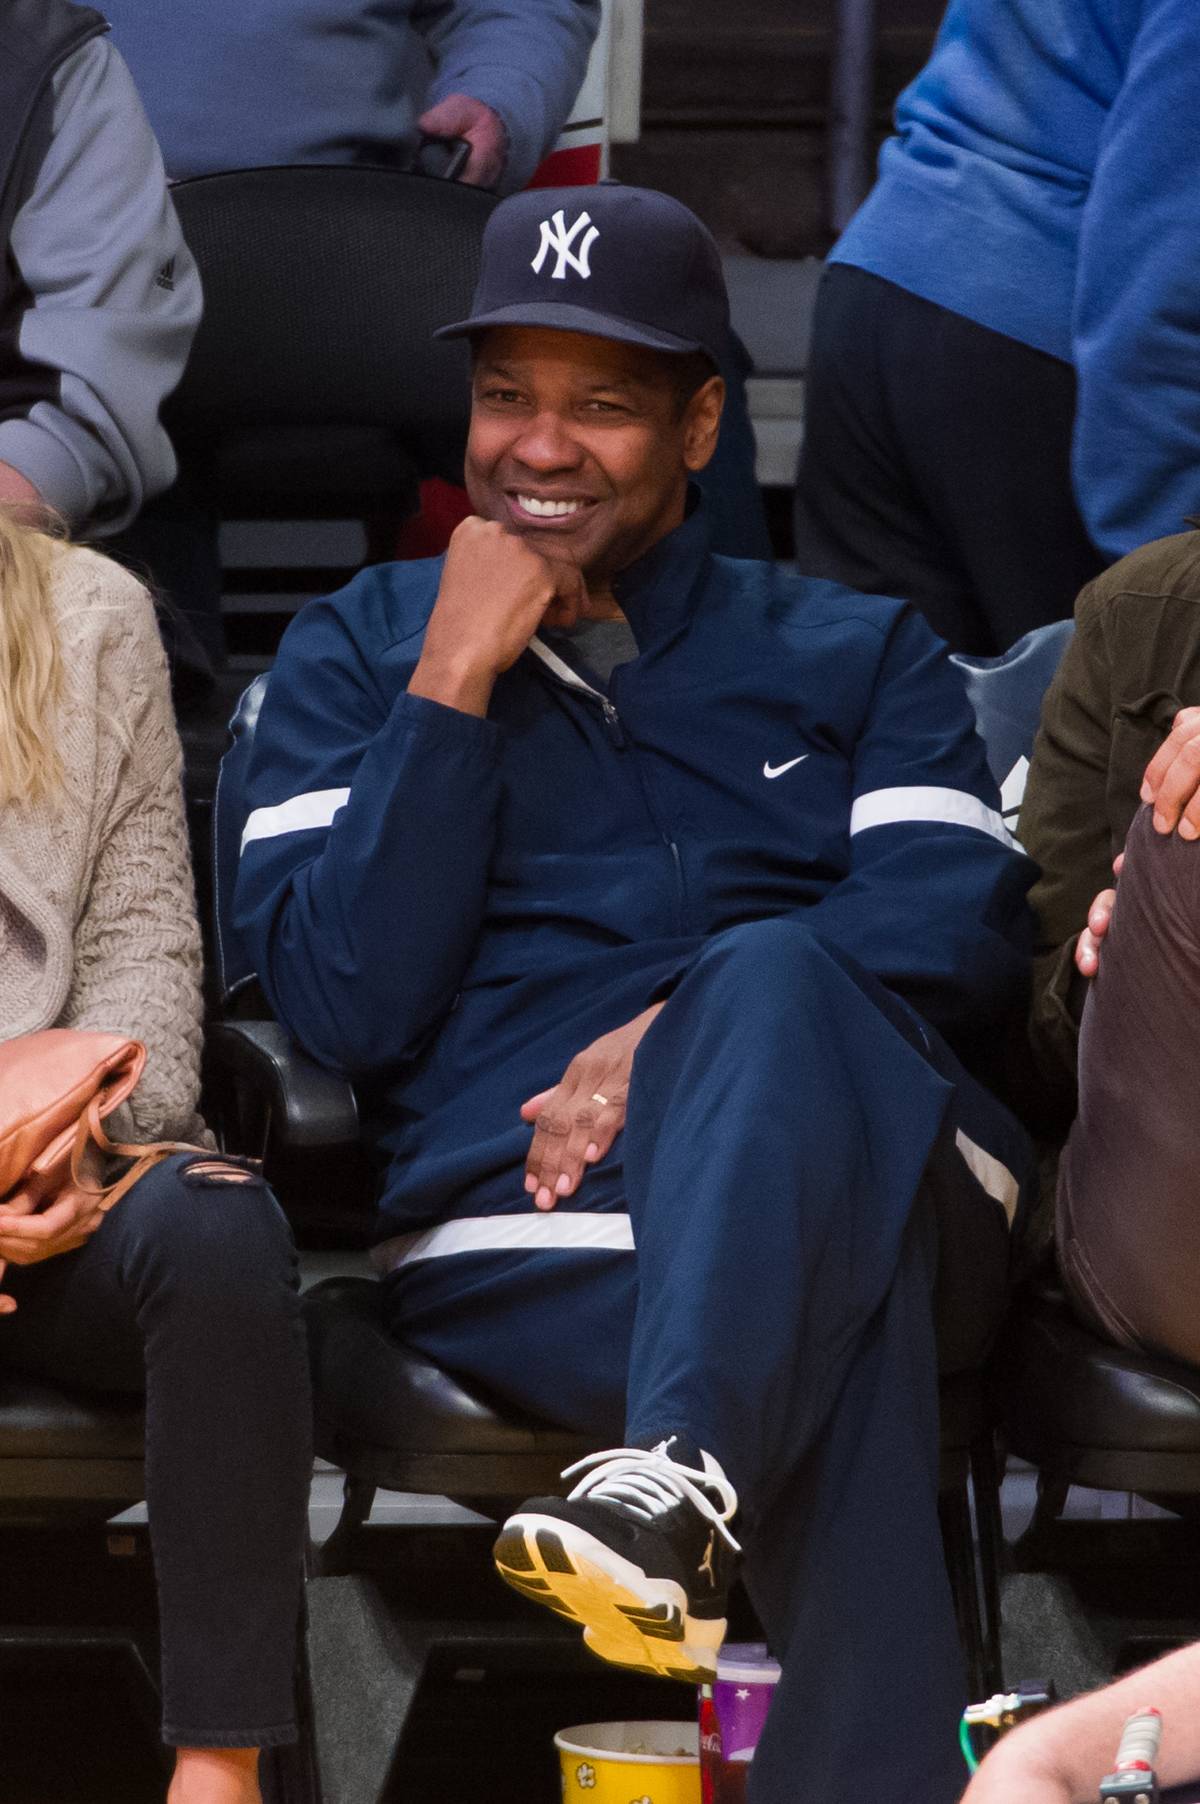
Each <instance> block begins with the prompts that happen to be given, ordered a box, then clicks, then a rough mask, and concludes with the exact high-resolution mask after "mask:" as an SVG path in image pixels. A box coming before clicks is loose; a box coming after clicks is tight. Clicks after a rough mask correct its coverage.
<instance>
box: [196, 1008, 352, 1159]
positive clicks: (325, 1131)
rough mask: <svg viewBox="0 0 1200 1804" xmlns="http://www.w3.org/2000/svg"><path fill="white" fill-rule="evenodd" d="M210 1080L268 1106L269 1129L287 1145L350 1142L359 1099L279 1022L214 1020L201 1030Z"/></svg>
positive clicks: (346, 1084)
mask: <svg viewBox="0 0 1200 1804" xmlns="http://www.w3.org/2000/svg"><path fill="white" fill-rule="evenodd" d="M205 1059H206V1062H207V1065H208V1067H209V1071H210V1073H211V1077H212V1080H213V1081H214V1083H215V1085H216V1086H218V1087H220V1088H225V1089H230V1090H233V1091H234V1092H240V1093H241V1094H242V1095H245V1094H246V1093H247V1092H248V1093H249V1095H250V1097H251V1098H252V1099H253V1101H254V1102H255V1103H257V1104H258V1106H259V1108H265V1109H266V1110H268V1111H269V1115H270V1123H271V1134H272V1137H273V1138H274V1139H275V1140H276V1141H277V1142H278V1144H279V1145H280V1146H281V1147H284V1148H286V1149H289V1150H296V1149H299V1148H315V1147H337V1146H352V1145H354V1144H356V1143H357V1141H358V1135H359V1120H358V1104H357V1102H356V1100H355V1096H354V1090H353V1087H352V1085H351V1084H350V1082H349V1080H348V1079H347V1078H344V1077H338V1076H337V1075H336V1073H334V1072H332V1071H327V1070H326V1069H325V1067H324V1066H323V1065H318V1064H317V1063H316V1062H315V1061H314V1060H313V1059H310V1058H309V1057H308V1055H307V1053H305V1052H302V1051H301V1049H300V1048H299V1047H298V1046H297V1045H296V1042H295V1041H294V1040H293V1039H292V1038H291V1037H290V1035H289V1034H288V1032H287V1030H286V1029H285V1028H283V1027H281V1026H280V1024H279V1022H278V1021H218V1022H215V1023H213V1024H212V1025H211V1026H210V1027H209V1028H208V1030H207V1033H206V1035H205Z"/></svg>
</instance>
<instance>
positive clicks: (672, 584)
mask: <svg viewBox="0 0 1200 1804" xmlns="http://www.w3.org/2000/svg"><path fill="white" fill-rule="evenodd" d="M711 538H712V535H711V532H710V529H709V524H708V517H707V514H706V512H705V508H704V504H703V501H702V500H701V497H700V492H699V490H698V489H696V488H695V487H693V486H691V485H689V488H688V512H687V517H686V518H685V520H684V522H683V524H682V525H681V526H677V527H676V528H675V530H674V532H669V533H667V535H666V537H665V538H662V539H659V540H657V541H656V543H655V544H653V545H652V546H651V547H650V549H649V551H646V552H643V553H642V556H641V557H640V558H638V560H637V562H636V563H633V564H630V566H629V568H628V569H627V570H622V571H621V572H620V574H619V575H618V576H615V577H614V578H613V584H612V591H613V597H614V599H615V600H616V603H617V605H618V607H619V608H620V609H621V612H622V613H623V614H624V615H625V617H626V619H627V620H628V621H629V624H630V626H631V627H632V628H633V635H634V638H635V639H636V640H637V642H638V650H639V651H646V650H648V649H649V648H650V647H651V646H652V645H657V644H661V643H662V641H663V640H665V639H667V638H668V637H670V635H671V634H673V633H675V632H677V631H678V630H679V629H680V628H681V627H683V626H686V624H687V622H688V620H689V619H690V618H691V615H692V610H693V607H694V605H695V596H696V590H697V588H698V587H699V584H700V581H701V578H702V577H703V575H704V572H705V570H706V568H707V565H708V560H709V556H710V551H711Z"/></svg>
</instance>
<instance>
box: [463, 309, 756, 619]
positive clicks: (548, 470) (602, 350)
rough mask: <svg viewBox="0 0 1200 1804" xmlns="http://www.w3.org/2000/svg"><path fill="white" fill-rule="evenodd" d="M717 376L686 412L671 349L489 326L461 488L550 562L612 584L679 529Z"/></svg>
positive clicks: (714, 405)
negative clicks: (464, 482)
mask: <svg viewBox="0 0 1200 1804" xmlns="http://www.w3.org/2000/svg"><path fill="white" fill-rule="evenodd" d="M723 392H724V391H723V388H722V384H721V382H720V380H719V378H716V377H714V378H713V380H712V381H711V382H708V383H706V384H705V385H704V387H703V388H702V389H701V390H700V391H699V392H698V393H697V394H696V395H694V396H693V397H692V399H691V400H690V401H689V402H688V403H687V405H686V407H681V406H680V404H679V401H678V389H677V385H676V383H675V382H674V381H673V379H672V371H671V367H670V355H669V353H662V352H656V351H649V350H646V349H644V348H643V347H642V346H640V345H627V344H620V343H618V342H617V341H616V340H615V339H611V338H591V337H588V336H587V335H585V334H583V333H579V332H560V331H558V330H552V329H549V328H547V327H542V326H495V327H492V328H490V329H489V330H488V331H487V332H486V333H484V335H483V337H482V339H481V341H480V344H479V347H478V351H477V355H476V361H475V375H474V383H473V388H472V407H471V432H470V437H469V439H468V442H467V464H466V474H467V491H468V493H469V494H470V497H471V505H472V506H473V507H474V509H475V512H476V513H477V514H481V515H482V516H483V517H484V518H485V519H488V520H498V521H500V522H501V524H502V525H504V526H506V527H508V529H509V531H510V532H515V533H519V534H520V535H521V537H522V538H527V539H528V540H529V542H530V543H531V544H532V545H535V546H536V547H537V549H538V550H539V551H542V552H544V553H545V554H546V556H547V557H553V558H557V559H562V560H566V561H568V562H570V563H573V564H576V565H578V567H579V568H580V569H581V570H582V571H583V573H584V575H585V576H586V577H587V578H588V581H589V584H592V585H594V584H597V583H604V582H607V581H608V580H609V579H610V578H611V577H613V576H614V575H615V574H616V573H617V572H618V571H619V570H623V569H625V568H626V567H627V566H628V565H629V564H631V563H633V561H634V559H635V558H638V557H640V556H641V554H642V553H643V552H644V551H648V550H649V548H650V546H651V545H653V544H654V543H655V541H656V540H658V539H661V538H662V537H663V536H664V535H665V534H666V533H668V532H670V531H672V529H673V528H674V527H676V526H678V525H679V523H680V522H681V521H682V519H683V515H684V502H685V497H686V493H687V479H688V473H689V471H692V470H699V469H702V468H703V467H704V465H705V464H706V463H707V462H708V460H709V458H710V457H711V455H712V451H713V447H714V446H715V443H716V432H717V425H718V423H719V420H720V411H721V397H722V395H723Z"/></svg>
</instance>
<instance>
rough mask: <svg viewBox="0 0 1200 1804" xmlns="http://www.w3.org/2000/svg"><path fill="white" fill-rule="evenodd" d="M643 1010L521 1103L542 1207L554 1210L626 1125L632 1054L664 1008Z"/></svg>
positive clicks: (533, 1190) (531, 1179)
mask: <svg viewBox="0 0 1200 1804" xmlns="http://www.w3.org/2000/svg"><path fill="white" fill-rule="evenodd" d="M662 1006H663V1005H662V1003H661V1002H656V1003H654V1004H653V1005H652V1007H650V1008H648V1009H644V1010H643V1011H642V1013H641V1014H640V1015H635V1016H634V1018H633V1020H632V1021H627V1022H626V1023H625V1026H624V1027H618V1028H615V1029H614V1030H613V1032H612V1033H610V1034H601V1036H600V1038H599V1039H598V1040H593V1041H592V1044H591V1045H590V1046H588V1047H585V1049H584V1050H583V1052H579V1053H576V1055H575V1057H574V1058H573V1059H572V1060H571V1063H570V1064H569V1065H568V1066H567V1069H566V1071H565V1072H564V1073H563V1077H562V1082H561V1083H558V1084H555V1086H554V1088H553V1089H552V1090H541V1091H539V1092H538V1094H537V1095H536V1096H531V1097H530V1098H529V1100H528V1101H527V1102H523V1103H522V1104H521V1119H522V1121H528V1122H531V1123H532V1124H533V1139H532V1141H531V1142H530V1147H529V1156H528V1158H527V1159H526V1161H525V1189H526V1190H527V1191H528V1193H529V1195H530V1196H532V1198H533V1200H534V1203H535V1204H536V1206H537V1207H538V1208H539V1209H553V1207H554V1205H555V1203H556V1202H558V1200H559V1198H560V1197H564V1196H570V1195H571V1194H572V1193H573V1192H574V1191H576V1190H577V1189H578V1188H579V1183H580V1180H581V1178H582V1177H583V1174H584V1172H585V1171H586V1170H587V1167H588V1166H589V1165H595V1164H596V1163H597V1162H598V1161H599V1160H600V1159H602V1158H603V1157H604V1155H605V1153H606V1152H607V1151H608V1149H609V1147H610V1146H611V1145H612V1143H613V1141H614V1140H615V1139H616V1137H617V1135H618V1134H619V1133H620V1131H621V1129H622V1128H623V1127H624V1126H625V1106H626V1103H627V1101H628V1097H629V1078H630V1074H631V1072H632V1070H633V1055H634V1053H635V1052H636V1051H637V1049H638V1047H639V1046H640V1045H641V1043H642V1037H643V1035H644V1034H645V1032H646V1030H647V1028H648V1027H649V1026H650V1025H651V1023H652V1022H653V1021H654V1019H655V1017H656V1016H657V1015H658V1012H659V1010H660V1009H661V1008H662Z"/></svg>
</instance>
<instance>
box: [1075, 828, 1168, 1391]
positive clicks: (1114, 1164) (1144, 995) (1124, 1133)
mask: <svg viewBox="0 0 1200 1804" xmlns="http://www.w3.org/2000/svg"><path fill="white" fill-rule="evenodd" d="M1198 1104H1200V841H1198V842H1195V843H1193V844H1189V843H1188V842H1187V841H1185V840H1181V839H1180V838H1179V837H1178V835H1177V834H1172V835H1171V836H1170V837H1169V838H1164V837H1163V836H1161V835H1159V834H1157V833H1155V832H1154V829H1153V827H1152V826H1151V822H1150V810H1149V809H1148V808H1145V807H1143V808H1142V809H1141V810H1140V811H1139V813H1138V814H1137V815H1136V816H1135V818H1134V822H1133V826H1132V827H1131V828H1130V832H1129V838H1128V840H1127V842H1126V860H1125V866H1124V869H1123V871H1122V874H1121V879H1120V884H1119V886H1118V891H1117V906H1116V909H1115V910H1114V913H1113V919H1112V924H1111V926H1110V928H1109V932H1108V937H1107V939H1106V940H1105V943H1104V947H1103V950H1102V952H1101V955H1100V970H1099V975H1098V976H1097V977H1096V979H1095V981H1094V983H1093V985H1092V992H1091V995H1090V996H1089V997H1088V1001H1087V1005H1086V1007H1085V1009H1084V1015H1083V1027H1082V1031H1081V1035H1080V1042H1079V1114H1078V1116H1077V1117H1076V1121H1075V1125H1074V1127H1073V1128H1072V1130H1071V1137H1070V1139H1069V1141H1068V1142H1067V1147H1066V1151H1065V1153H1064V1154H1063V1161H1062V1166H1061V1169H1060V1173H1059V1183H1058V1221H1057V1234H1058V1248H1059V1260H1060V1264H1061V1267H1062V1271H1063V1276H1064V1278H1065V1280H1066V1284H1067V1289H1068V1292H1069V1293H1070V1296H1071V1299H1072V1302H1073V1303H1074V1305H1075V1307H1076V1308H1077V1309H1078V1310H1079V1312H1080V1313H1081V1315H1082V1316H1083V1317H1084V1319H1085V1320H1087V1321H1089V1322H1090V1323H1091V1324H1093V1325H1095V1326H1098V1327H1099V1328H1100V1329H1102V1331H1103V1332H1104V1333H1105V1334H1107V1335H1108V1336H1110V1337H1111V1338H1112V1339H1113V1340H1115V1341H1118V1342H1119V1343H1121V1344H1122V1345H1124V1346H1141V1347H1145V1348H1149V1349H1152V1350H1155V1351H1158V1352H1161V1353H1167V1354H1171V1355H1174V1356H1175V1357H1177V1358H1180V1359H1185V1360H1188V1361H1190V1362H1192V1363H1193V1364H1197V1365H1200V1106H1198Z"/></svg>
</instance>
